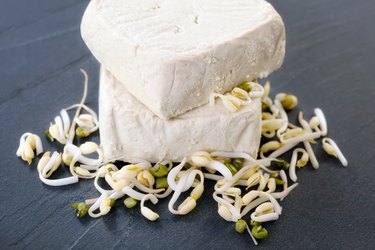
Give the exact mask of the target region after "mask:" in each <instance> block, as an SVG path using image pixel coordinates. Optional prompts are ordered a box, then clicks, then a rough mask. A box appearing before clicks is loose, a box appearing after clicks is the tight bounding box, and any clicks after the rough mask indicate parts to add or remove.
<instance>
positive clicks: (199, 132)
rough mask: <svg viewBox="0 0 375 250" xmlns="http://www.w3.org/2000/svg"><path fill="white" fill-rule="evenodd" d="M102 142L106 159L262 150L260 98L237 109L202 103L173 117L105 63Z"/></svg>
mask: <svg viewBox="0 0 375 250" xmlns="http://www.w3.org/2000/svg"><path fill="white" fill-rule="evenodd" d="M99 120H100V144H101V146H102V149H103V151H104V156H105V159H106V160H113V159H121V160H124V161H127V162H136V161H138V160H141V159H143V160H148V161H150V162H158V161H160V160H172V161H174V162H178V161H181V160H182V159H183V157H185V156H189V155H190V154H191V153H193V152H195V151H198V150H205V151H228V152H245V153H249V154H251V155H253V156H256V155H257V153H258V148H259V143H260V137H261V103H260V99H259V98H258V99H256V100H253V102H252V103H251V104H250V105H247V106H244V107H241V110H240V111H238V112H236V113H230V112H229V111H228V110H226V109H225V108H224V106H223V105H222V103H221V100H217V104H216V105H215V106H209V105H208V104H207V105H205V106H201V107H199V108H196V109H193V110H191V111H189V112H187V113H185V114H182V115H180V116H178V117H175V118H173V119H170V120H164V119H161V118H159V117H157V116H156V115H155V114H154V113H152V111H150V110H149V109H148V108H146V107H145V106H144V105H143V104H142V103H141V102H139V101H138V100H137V99H136V98H134V97H133V96H132V95H131V94H130V93H129V92H128V91H127V90H126V88H125V87H124V85H123V84H121V83H120V82H118V81H117V80H116V79H115V78H114V77H113V76H112V75H111V73H109V72H108V71H106V70H104V69H102V70H101V76H100V94H99Z"/></svg>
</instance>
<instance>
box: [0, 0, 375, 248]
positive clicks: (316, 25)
mask: <svg viewBox="0 0 375 250" xmlns="http://www.w3.org/2000/svg"><path fill="white" fill-rule="evenodd" d="M272 2H273V3H274V6H275V8H276V9H277V10H278V11H279V12H280V13H281V15H282V17H283V18H284V21H285V25H286V30H287V56H286V61H285V63H284V66H283V67H282V68H281V69H280V70H279V71H278V72H276V73H274V74H273V75H272V76H271V78H270V79H271V81H272V83H273V86H274V88H273V91H272V93H273V94H274V93H276V92H280V91H287V92H293V93H295V94H296V95H297V96H298V97H299V98H300V105H299V108H301V109H302V110H304V111H305V114H306V115H307V116H310V115H311V114H312V110H313V108H314V107H316V106H319V107H321V108H322V109H323V110H324V111H325V113H326V116H327V118H328V123H329V134H330V137H332V138H334V139H335V140H336V142H337V143H338V144H339V145H340V146H341V148H342V150H343V151H344V153H345V154H346V156H347V158H348V160H349V164H350V166H349V167H348V168H343V167H341V166H340V164H339V162H338V161H337V160H335V159H334V158H329V157H327V156H326V155H325V154H324V153H323V152H322V150H321V149H320V147H315V148H316V151H317V156H318V158H319V159H320V163H321V168H320V169H319V170H318V171H315V170H313V169H312V167H311V166H307V167H306V168H305V169H303V171H300V172H298V176H299V183H300V186H299V187H298V188H297V189H296V190H295V191H293V193H291V195H290V196H289V197H288V198H287V199H286V200H285V201H284V202H283V203H282V206H283V215H282V216H281V218H280V219H279V220H278V221H277V222H275V223H269V224H268V226H267V228H268V230H269V233H270V234H269V238H267V239H266V240H263V241H262V242H261V244H260V246H259V249H263V248H270V249H279V248H284V249H287V248H288V249H291V248H294V249H302V248H304V249H354V248H355V249H358V248H361V249H367V248H374V246H375V213H374V209H375V192H374V191H375V181H374V175H375V166H374V160H375V158H374V156H375V154H374V153H375V150H374V148H375V147H374V143H375V140H374V137H375V120H374V117H375V111H374V106H375V98H374V97H375V84H374V79H375V28H374V24H375V1H374V0H356V1H353V0H341V1H339V0H336V1H334V0H315V1H299V0H283V1H276V0H274V1H272ZM87 3H88V1H77V0H64V1H58V0H33V1H29V0H0V84H1V91H0V117H1V119H0V128H1V132H0V142H1V144H0V145H1V146H0V147H1V151H0V152H1V158H0V168H1V176H2V179H1V182H0V188H1V192H0V201H1V202H0V242H1V246H0V248H4V249H9V248H12V249H20V248H26V247H28V248H29V249H47V248H48V249H52V248H53V249H81V248H94V249H96V248H102V249H108V248H158V249H176V248H185V249H193V248H198V247H202V248H212V249H230V248H236V249H242V248H249V247H251V248H253V247H254V246H253V244H252V242H251V239H250V238H249V237H248V236H247V235H239V234H237V233H235V232H234V230H233V225H232V224H230V223H227V222H225V221H223V220H222V219H220V218H219V217H218V215H217V214H216V204H215V202H214V201H213V199H212V198H211V197H210V193H211V192H212V185H211V184H212V183H210V185H209V187H208V189H207V192H205V195H204V196H205V197H204V199H202V200H199V202H198V208H197V209H196V210H194V212H192V213H191V214H189V215H188V216H185V217H177V216H173V215H171V214H169V212H168V211H167V202H166V201H164V202H160V204H159V205H158V206H157V208H156V210H157V211H158V212H159V213H160V215H161V220H160V221H158V222H156V223H150V222H148V221H146V220H145V219H144V218H143V217H142V215H141V214H140V212H139V210H137V209H134V210H127V209H125V208H124V207H123V205H122V204H121V202H118V204H117V205H116V207H115V209H114V210H113V211H112V212H111V213H110V214H109V215H108V216H106V217H104V218H100V219H90V218H88V217H87V218H84V219H81V220H78V219H76V218H75V215H74V212H73V211H72V210H71V209H70V208H69V205H70V203H71V202H72V201H75V200H82V199H84V198H91V197H95V196H96V195H97V193H96V192H95V191H94V189H93V186H92V182H91V181H81V182H80V183H78V184H76V185H72V186H68V187H64V188H53V187H48V186H45V185H43V184H42V183H41V182H40V181H39V179H38V175H37V171H36V169H35V168H36V166H35V163H33V165H32V166H31V167H28V166H27V165H26V164H25V163H24V162H22V161H21V160H20V159H18V158H16V156H15V152H16V149H17V145H18V140H19V137H20V135H21V134H22V133H23V132H26V131H31V132H34V133H38V134H40V135H42V132H43V131H44V129H45V128H47V126H48V124H49V122H50V121H51V119H52V118H53V117H54V116H55V115H56V114H57V113H58V112H59V110H60V109H61V108H62V107H66V106H68V105H70V104H73V103H76V102H78V101H79V99H80V96H81V91H82V83H81V82H82V76H81V75H80V72H79V68H84V69H86V70H87V71H88V73H89V75H90V83H91V85H90V90H89V98H88V102H87V104H88V105H90V106H92V107H93V108H95V109H96V108H97V99H98V97H97V94H98V69H99V65H98V63H97V62H96V60H95V59H94V58H93V57H92V56H91V55H90V52H89V51H88V50H87V48H86V47H85V45H84V43H83V42H82V40H81V38H80V34H79V24H80V19H81V16H82V13H83V11H84V8H85V6H86V5H87ZM249 14H251V13H249ZM294 114H296V113H294ZM95 139H97V138H95ZM43 142H44V146H45V148H46V149H52V148H55V146H52V145H51V144H50V143H49V142H47V141H46V140H45V138H44V137H43ZM67 172H68V171H66V170H64V169H63V168H62V169H61V170H60V171H59V175H67V174H68V173H67Z"/></svg>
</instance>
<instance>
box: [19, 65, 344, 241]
mask: <svg viewBox="0 0 375 250" xmlns="http://www.w3.org/2000/svg"><path fill="white" fill-rule="evenodd" d="M81 71H82V73H83V75H84V78H85V81H84V94H83V97H82V100H81V102H80V103H79V104H75V105H72V106H70V107H67V108H65V109H62V110H61V111H60V114H59V115H58V116H56V117H55V119H54V121H53V122H52V123H50V126H49V128H48V129H47V130H46V131H45V135H46V136H47V138H49V139H50V140H51V141H57V142H58V143H60V144H62V145H64V149H63V152H53V153H51V152H49V151H47V152H45V153H44V154H43V155H42V156H41V158H40V160H39V162H38V164H37V170H38V172H39V178H40V180H41V181H42V182H43V183H44V184H46V185H50V186H64V185H70V184H74V183H76V182H78V181H79V180H80V179H93V180H94V187H95V189H96V190H97V191H98V193H99V196H98V197H97V198H94V199H87V200H85V201H81V202H74V203H73V204H72V205H71V207H72V208H74V209H75V210H76V215H77V217H78V218H81V217H83V216H85V215H86V214H88V215H89V216H91V217H93V218H97V217H100V216H103V215H106V214H108V213H109V212H110V211H111V208H112V206H113V205H114V203H115V202H116V201H118V200H122V201H123V203H124V205H125V207H127V208H133V207H136V206H137V204H138V203H140V210H141V214H142V215H143V216H144V217H145V218H147V219H148V220H150V221H155V220H157V219H159V214H158V213H156V212H155V211H153V210H152V209H151V208H150V207H148V206H146V202H147V201H151V203H153V204H156V203H158V201H159V199H163V198H167V197H170V199H169V204H168V210H169V211H170V212H171V213H172V214H175V215H185V214H188V213H190V212H191V211H192V210H193V209H194V208H195V207H196V206H197V202H198V200H199V199H200V197H201V195H202V193H203V192H204V187H205V186H204V182H205V179H209V180H214V181H216V183H215V186H214V192H213V194H212V197H213V199H214V200H215V201H216V202H217V212H218V214H219V215H220V217H222V218H223V219H224V220H226V221H229V222H233V223H235V230H236V231H237V232H238V233H243V232H244V231H245V230H246V231H247V232H248V233H249V235H250V237H251V238H252V240H253V241H254V244H255V245H257V244H258V242H257V240H259V239H263V238H265V237H267V235H268V231H267V229H266V228H265V227H264V226H263V223H264V222H268V221H274V220H277V219H278V218H279V217H280V216H281V215H282V207H281V205H280V202H281V201H282V200H283V199H284V198H285V197H287V196H288V195H289V194H290V192H291V191H292V190H293V189H295V188H296V187H297V186H298V183H297V169H300V168H303V167H304V166H306V164H307V163H308V162H310V163H311V165H312V166H313V167H314V168H315V169H317V168H319V162H318V160H317V159H316V157H315V154H314V151H313V145H314V144H317V139H319V138H323V139H322V145H323V149H324V150H325V152H327V153H328V154H329V155H332V156H335V157H337V158H338V159H339V160H340V161H341V163H342V165H343V166H345V167H346V166H347V165H348V162H347V160H346V159H345V157H344V155H343V154H342V152H341V151H340V149H339V147H338V146H337V144H336V143H335V142H334V141H333V140H332V139H330V138H328V137H326V136H327V133H328V127H327V122H326V119H325V116H324V114H323V112H322V110H321V109H319V108H316V109H315V110H314V113H315V116H313V117H312V118H311V119H310V120H309V121H307V120H305V119H304V116H303V113H302V112H300V113H299V115H298V122H299V125H297V124H292V123H291V122H290V121H289V119H288V114H287V111H288V110H291V109H293V108H294V107H296V106H297V104H298V99H297V98H296V97H295V96H294V95H291V94H285V93H279V94H277V95H276V97H275V98H274V100H272V99H271V98H270V97H269V92H270V84H269V82H267V83H266V84H265V86H264V87H262V86H261V85H260V84H258V83H257V82H244V83H242V84H240V85H238V86H237V87H236V88H234V89H233V90H232V91H231V92H229V93H226V94H224V95H222V94H212V95H211V98H210V105H215V98H220V99H221V101H222V102H223V104H224V107H225V108H227V109H228V110H229V111H230V112H237V111H238V110H240V109H241V106H245V105H252V100H254V99H256V98H261V103H262V130H261V131H262V132H261V133H262V137H263V138H262V142H263V144H262V145H261V146H260V147H259V156H258V157H253V156H251V155H249V154H246V153H242V152H207V151H198V152H194V153H192V154H191V155H190V156H187V157H185V158H184V159H183V161H182V162H181V163H179V164H178V165H174V164H173V163H172V162H171V161H169V160H166V159H161V160H160V162H157V163H156V164H151V163H150V162H148V161H146V160H142V161H139V162H133V163H129V164H126V163H123V162H122V163H121V164H122V167H118V166H119V164H116V165H115V164H114V162H115V161H119V160H121V159H120V158H118V159H112V160H111V161H108V162H104V160H103V159H104V157H103V152H102V150H101V147H100V146H99V145H97V144H96V143H94V142H91V141H86V142H84V143H82V144H81V145H74V144H73V141H74V137H75V136H78V137H82V138H84V137H88V136H89V135H90V134H91V133H93V132H95V131H97V130H98V128H99V121H98V116H97V114H96V113H95V112H94V111H93V110H92V109H91V108H89V107H87V106H86V105H85V100H86V96H87V88H88V76H87V74H86V72H85V71H83V70H81ZM68 111H75V114H74V117H73V118H72V119H71V118H70V116H69V114H68ZM289 151H290V152H291V158H290V159H286V157H285V153H287V152H289ZM42 153H43V145H42V142H41V139H40V137H39V136H38V135H36V134H33V133H25V134H23V135H22V136H21V139H20V144H19V148H18V150H17V156H19V157H21V158H22V160H24V161H26V162H28V164H29V165H30V164H31V163H32V161H33V159H34V158H35V157H36V156H37V155H40V154H42ZM93 154H94V155H96V157H94V158H92V155H93ZM281 156H283V158H281ZM62 164H65V165H66V166H68V167H69V171H70V174H71V176H70V177H65V178H60V179H51V176H52V174H53V173H54V172H55V171H56V170H57V169H58V168H59V167H61V165H62ZM290 181H291V182H292V184H290ZM103 182H104V183H106V184H107V185H106V186H107V188H105V187H103ZM185 192H190V194H189V195H188V196H187V198H185V199H184V200H183V201H182V202H181V203H180V204H177V202H178V200H179V197H180V196H181V194H183V193H185Z"/></svg>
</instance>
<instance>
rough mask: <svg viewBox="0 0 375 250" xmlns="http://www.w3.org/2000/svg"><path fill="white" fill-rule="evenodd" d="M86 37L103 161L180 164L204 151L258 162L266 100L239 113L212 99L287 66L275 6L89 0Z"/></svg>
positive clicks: (249, 0) (212, 0)
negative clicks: (95, 79)
mask: <svg viewBox="0 0 375 250" xmlns="http://www.w3.org/2000/svg"><path fill="white" fill-rule="evenodd" d="M81 33H82V37H83V39H84V41H85V42H86V44H87V46H88V47H89V49H90V50H91V52H92V53H93V54H94V56H95V57H96V58H97V59H98V61H99V62H100V63H101V65H102V69H101V78H100V94H99V95H100V96H99V117H100V139H101V146H102V148H103V151H104V154H105V158H106V159H107V160H110V159H114V158H121V159H123V160H125V161H129V162H134V161H138V160H141V159H143V160H148V161H151V162H157V161H159V160H163V159H167V160H172V161H180V160H182V158H183V157H186V156H189V155H190V154H191V153H193V152H195V151H198V150H207V151H228V152H246V153H249V154H251V155H253V156H256V154H257V150H258V147H259V143H260V135H261V102H260V100H259V99H254V100H253V102H252V103H251V104H249V105H247V106H244V107H241V109H240V110H239V111H238V112H236V113H231V112H229V111H228V110H226V109H225V108H224V107H223V106H222V104H221V103H220V102H218V105H216V106H210V105H208V102H209V97H210V94H211V93H214V92H215V93H225V92H227V91H230V90H231V89H233V88H234V87H235V86H236V85H238V84H239V83H241V82H243V81H246V80H252V79H257V78H264V77H267V76H268V75H269V74H270V73H271V72H272V71H274V70H276V69H278V68H279V67H280V66H281V64H282V62H283V60H284V55H285V30H284V25H283V22H282V19H281V17H280V16H279V14H278V13H277V12H276V11H275V10H274V9H273V7H272V6H271V5H270V4H269V3H267V2H265V1H263V0H222V1H216V0H179V1H176V0H142V1H138V0H127V1H119V0H92V1H91V2H90V4H89V6H88V8H87V9H86V11H85V14H84V17H83V20H82V24H81Z"/></svg>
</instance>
